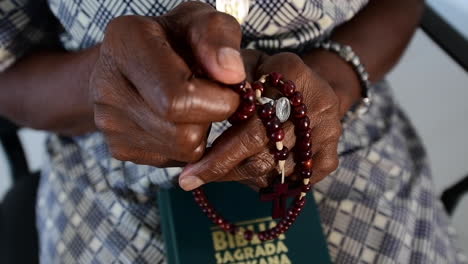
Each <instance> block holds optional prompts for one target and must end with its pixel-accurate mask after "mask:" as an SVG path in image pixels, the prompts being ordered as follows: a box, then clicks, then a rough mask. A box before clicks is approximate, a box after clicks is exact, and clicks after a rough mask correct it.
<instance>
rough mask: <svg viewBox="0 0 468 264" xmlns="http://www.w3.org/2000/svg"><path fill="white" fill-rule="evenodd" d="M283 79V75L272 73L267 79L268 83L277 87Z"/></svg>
mask: <svg viewBox="0 0 468 264" xmlns="http://www.w3.org/2000/svg"><path fill="white" fill-rule="evenodd" d="M282 79H283V75H281V74H280V73H277V72H272V73H270V74H269V75H268V77H267V81H268V83H269V84H270V85H271V86H277V85H278V84H279V82H280V81H281V80H282Z"/></svg>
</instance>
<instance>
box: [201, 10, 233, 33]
mask: <svg viewBox="0 0 468 264" xmlns="http://www.w3.org/2000/svg"><path fill="white" fill-rule="evenodd" d="M207 22H208V23H209V24H208V25H212V26H215V25H221V26H223V27H228V28H230V29H233V30H236V31H239V32H240V25H239V23H238V22H237V20H236V19H235V18H234V17H233V16H231V15H228V14H226V13H223V12H210V13H209V14H208V15H207Z"/></svg>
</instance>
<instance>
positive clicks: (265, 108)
mask: <svg viewBox="0 0 468 264" xmlns="http://www.w3.org/2000/svg"><path fill="white" fill-rule="evenodd" d="M275 113H276V109H275V107H274V106H273V105H271V104H264V105H262V107H261V108H260V111H259V116H260V118H261V119H262V120H269V119H271V118H273V116H274V115H275Z"/></svg>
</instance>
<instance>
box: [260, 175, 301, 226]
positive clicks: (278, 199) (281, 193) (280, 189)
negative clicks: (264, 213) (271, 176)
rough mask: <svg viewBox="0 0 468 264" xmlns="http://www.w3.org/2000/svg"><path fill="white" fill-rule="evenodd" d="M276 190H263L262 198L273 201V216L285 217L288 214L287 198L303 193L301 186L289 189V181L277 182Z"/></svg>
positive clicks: (265, 200)
mask: <svg viewBox="0 0 468 264" xmlns="http://www.w3.org/2000/svg"><path fill="white" fill-rule="evenodd" d="M273 188H274V191H273V192H271V193H266V192H262V193H261V194H260V200H261V201H264V202H269V201H273V213H272V217H273V218H283V217H284V216H285V215H286V200H287V199H288V197H292V196H296V195H298V194H300V193H301V187H298V188H295V189H289V184H287V183H277V184H275V185H274V187H273Z"/></svg>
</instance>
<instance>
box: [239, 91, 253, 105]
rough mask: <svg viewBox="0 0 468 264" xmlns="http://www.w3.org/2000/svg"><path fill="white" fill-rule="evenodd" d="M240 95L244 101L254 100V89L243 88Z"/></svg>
mask: <svg viewBox="0 0 468 264" xmlns="http://www.w3.org/2000/svg"><path fill="white" fill-rule="evenodd" d="M241 96H242V100H243V101H244V102H252V103H254V102H255V91H254V90H252V89H250V88H247V89H245V90H243V91H242V92H241Z"/></svg>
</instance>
